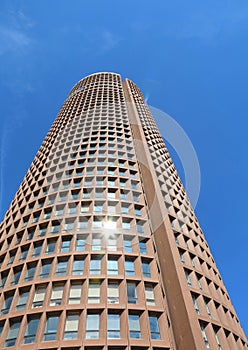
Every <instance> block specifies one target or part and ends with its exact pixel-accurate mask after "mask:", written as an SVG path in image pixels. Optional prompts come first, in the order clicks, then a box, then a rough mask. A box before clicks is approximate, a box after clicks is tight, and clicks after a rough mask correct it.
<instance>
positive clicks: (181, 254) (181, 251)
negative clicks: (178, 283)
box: [179, 249, 185, 264]
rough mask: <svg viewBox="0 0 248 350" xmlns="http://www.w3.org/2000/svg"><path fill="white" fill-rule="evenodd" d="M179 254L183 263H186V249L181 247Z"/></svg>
mask: <svg viewBox="0 0 248 350" xmlns="http://www.w3.org/2000/svg"><path fill="white" fill-rule="evenodd" d="M179 254H180V260H181V262H182V263H183V264H185V259H184V255H183V254H184V251H183V250H181V249H179Z"/></svg>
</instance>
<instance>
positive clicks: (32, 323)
mask: <svg viewBox="0 0 248 350" xmlns="http://www.w3.org/2000/svg"><path fill="white" fill-rule="evenodd" d="M39 320H40V317H39V316H33V317H29V318H28V323H27V326H26V330H25V334H24V338H23V343H24V344H31V343H34V342H35V337H36V333H37V329H38V325H39Z"/></svg>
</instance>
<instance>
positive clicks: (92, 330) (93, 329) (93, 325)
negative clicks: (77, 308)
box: [86, 314, 100, 339]
mask: <svg viewBox="0 0 248 350" xmlns="http://www.w3.org/2000/svg"><path fill="white" fill-rule="evenodd" d="M99 316H100V315H99V314H88V315H87V321H86V339H95V338H99V320H100V317H99Z"/></svg>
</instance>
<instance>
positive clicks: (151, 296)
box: [145, 283, 155, 306]
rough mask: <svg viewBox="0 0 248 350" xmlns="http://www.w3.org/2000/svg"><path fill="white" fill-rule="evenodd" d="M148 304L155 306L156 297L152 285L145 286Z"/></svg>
mask: <svg viewBox="0 0 248 350" xmlns="http://www.w3.org/2000/svg"><path fill="white" fill-rule="evenodd" d="M145 295H146V304H147V305H152V306H155V297H154V290H153V286H152V284H147V283H146V284H145Z"/></svg>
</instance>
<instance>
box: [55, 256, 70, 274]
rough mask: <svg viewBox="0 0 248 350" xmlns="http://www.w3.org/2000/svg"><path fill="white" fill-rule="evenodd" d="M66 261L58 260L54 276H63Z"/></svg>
mask: <svg viewBox="0 0 248 350" xmlns="http://www.w3.org/2000/svg"><path fill="white" fill-rule="evenodd" d="M67 265H68V260H59V261H58V263H57V268H56V276H65V275H66V270H67Z"/></svg>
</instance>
